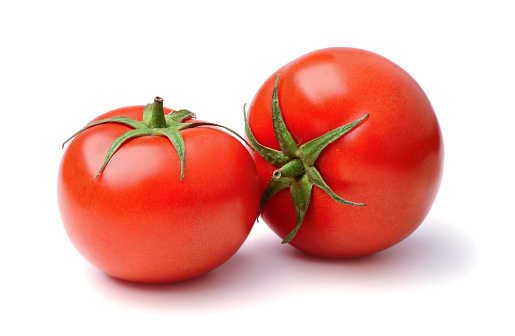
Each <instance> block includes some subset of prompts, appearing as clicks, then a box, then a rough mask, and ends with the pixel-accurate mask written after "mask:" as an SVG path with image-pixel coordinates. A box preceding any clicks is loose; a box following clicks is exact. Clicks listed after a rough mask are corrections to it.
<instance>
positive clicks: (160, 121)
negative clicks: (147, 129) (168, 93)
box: [151, 97, 167, 128]
mask: <svg viewBox="0 0 515 336" xmlns="http://www.w3.org/2000/svg"><path fill="white" fill-rule="evenodd" d="M166 126H167V125H166V119H165V111H164V108H163V98H161V97H155V98H154V104H153V105H152V124H151V128H165V127H166Z"/></svg>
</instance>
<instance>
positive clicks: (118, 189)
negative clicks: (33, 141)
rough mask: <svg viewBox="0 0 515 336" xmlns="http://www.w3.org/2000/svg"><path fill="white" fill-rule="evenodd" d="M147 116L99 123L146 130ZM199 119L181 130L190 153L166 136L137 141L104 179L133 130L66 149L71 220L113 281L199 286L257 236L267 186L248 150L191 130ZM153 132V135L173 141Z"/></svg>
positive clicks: (65, 188) (72, 230)
mask: <svg viewBox="0 0 515 336" xmlns="http://www.w3.org/2000/svg"><path fill="white" fill-rule="evenodd" d="M147 107H148V106H147ZM144 109H145V106H132V107H125V108H120V109H117V110H114V111H111V112H108V113H106V114H104V115H102V116H100V117H98V118H96V119H94V120H93V122H96V121H100V120H104V119H107V118H113V117H119V116H125V117H128V118H132V119H134V120H137V121H139V122H140V121H141V120H142V118H143V111H144ZM164 111H166V112H171V110H170V109H166V108H165V109H164ZM185 113H186V114H185ZM163 115H164V114H163ZM169 116H170V114H169ZM191 116H192V115H191V113H188V111H180V112H179V113H178V114H177V115H175V116H174V118H175V119H176V120H175V121H173V122H172V124H173V125H175V126H174V127H176V128H180V132H179V133H180V135H182V138H183V145H184V147H183V148H182V146H181V144H180V141H179V140H177V139H176V140H174V141H175V144H174V145H175V147H176V148H174V145H172V141H171V140H170V139H168V138H167V137H166V136H153V135H146V136H143V135H141V134H139V136H138V134H135V135H136V136H137V137H135V138H133V139H129V140H127V141H125V142H124V143H123V144H121V146H120V147H119V148H118V149H117V150H116V152H115V153H114V154H113V155H112V157H111V158H110V160H109V162H108V163H107V164H106V165H105V168H104V169H103V170H102V171H100V168H101V167H102V165H103V163H104V162H105V159H106V153H107V152H108V149H109V148H110V146H111V145H112V144H113V142H114V141H115V139H119V137H120V136H121V135H122V134H127V133H126V132H128V131H130V132H131V131H133V128H132V127H128V126H127V125H124V124H120V123H117V122H114V123H103V124H99V125H96V126H94V127H90V128H88V129H85V130H84V131H83V132H81V133H80V134H78V135H77V136H76V137H75V139H73V141H72V142H71V143H70V145H69V146H68V147H67V148H66V151H65V153H64V156H63V158H62V161H61V165H60V168H59V175H58V188H57V190H58V202H59V209H60V212H61V216H62V220H63V223H64V226H65V229H66V232H67V234H68V236H69V238H70V239H71V241H72V243H73V245H74V246H75V247H76V248H77V250H78V251H79V252H80V253H81V254H82V256H84V258H85V259H87V260H88V261H89V262H90V263H91V264H93V265H94V266H96V267H97V268H99V269H101V270H102V271H104V272H105V273H107V274H109V275H111V276H114V277H117V278H121V279H125V280H131V281H139V282H174V281H180V280H185V279H189V278H193V277H196V276H198V275H201V274H204V273H206V272H208V271H211V270H213V269H214V268H216V267H218V266H220V265H221V264H222V263H224V262H225V261H226V260H228V259H229V258H230V257H231V256H232V255H233V254H234V253H235V252H236V251H237V250H238V249H239V248H240V246H241V245H242V243H243V242H244V241H245V239H246V238H247V236H248V234H249V232H250V231H251V228H252V226H253V224H254V222H255V219H256V217H257V213H258V205H259V181H258V176H257V172H256V168H255V165H254V162H253V161H252V158H251V156H250V154H249V152H248V150H247V148H246V147H245V146H244V145H243V144H242V143H241V142H240V141H239V140H237V139H236V138H235V137H233V136H232V135H230V134H229V133H227V132H225V131H222V130H221V129H216V128H213V127H205V126H203V127H193V128H188V127H189V126H188V125H190V124H195V123H196V122H197V121H196V120H191V119H190V120H186V119H188V118H191ZM161 120H162V121H163V120H164V119H161ZM131 123H132V122H131ZM146 123H147V124H152V122H151V120H150V118H149V119H148V120H147V121H146ZM174 123H175V124H174ZM187 123H190V124H188V125H186V124H187ZM90 124H91V123H90ZM197 124H198V123H197ZM202 124H203V123H200V124H198V125H202ZM136 125H138V124H137V122H136ZM139 125H140V126H142V125H143V124H139ZM177 125H183V126H177ZM184 125H185V126H184ZM143 126H144V125H143ZM143 126H142V129H143V133H145V132H147V133H148V132H150V133H151V132H155V133H156V134H159V133H160V132H161V133H163V132H164V131H163V129H164V128H159V127H158V128H149V130H150V129H153V130H150V131H147V129H145V127H143ZM161 126H166V125H161ZM172 133H173V132H172ZM174 134H175V133H174ZM161 135H163V134H161ZM176 137H177V136H176ZM181 148H182V150H181ZM179 152H181V153H182V154H181V155H178V153H179ZM180 156H183V160H182V161H183V162H181V160H180ZM182 163H184V164H182ZM181 167H182V168H181ZM95 176H97V177H95ZM181 176H182V177H181ZM181 179H182V180H181Z"/></svg>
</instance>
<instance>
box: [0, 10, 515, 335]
mask: <svg viewBox="0 0 515 336" xmlns="http://www.w3.org/2000/svg"><path fill="white" fill-rule="evenodd" d="M182 2H184V3H187V4H181V5H178V4H176V3H178V2H174V1H144V2H143V1H127V0H126V1H106V0H104V1H88V2H82V3H79V2H75V1H52V0H48V1H17V2H14V1H12V2H11V1H4V2H2V4H1V5H0V38H1V46H2V49H1V52H0V58H1V62H0V84H1V87H0V99H1V104H0V108H1V111H2V113H1V116H2V128H1V131H0V136H1V142H0V143H1V158H2V163H1V165H0V170H1V177H2V180H1V181H2V182H1V193H2V199H3V200H2V201H1V203H0V206H1V217H0V218H1V225H0V249H1V253H0V257H1V264H0V265H1V270H2V275H1V277H0V281H1V285H0V295H1V296H0V305H1V308H2V312H1V315H0V316H1V322H0V334H2V335H41V334H50V332H52V333H53V334H57V333H59V334H60V333H66V334H70V335H72V334H73V335H79V334H84V335H143V334H145V335H162V334H163V335H164V334H174V335H188V334H192V335H201V334H211V333H214V332H221V333H223V334H226V335H239V334H247V333H248V334H270V335H278V334H279V333H288V334H292V335H293V334H299V333H300V334H303V333H304V332H305V333H306V334H307V333H310V334H313V335H326V334H341V335H344V334H345V335H378V334H396V335H426V334H427V335H434V334H438V335H457V334H459V335H466V334H468V333H471V332H477V334H481V335H486V334H488V335H513V334H515V327H514V325H513V322H512V321H510V320H512V319H513V316H514V312H515V309H514V306H513V302H514V300H515V290H514V284H515V276H514V275H513V274H514V273H513V271H512V269H513V265H514V261H513V257H514V256H515V255H514V252H513V241H514V239H515V238H514V236H515V220H514V216H513V208H514V201H515V197H514V195H513V190H514V188H515V183H514V177H513V171H515V169H514V168H515V167H514V164H513V160H512V157H513V153H514V145H515V140H514V135H513V133H514V132H513V123H514V121H515V118H514V113H515V108H514V103H513V102H514V100H515V84H514V83H515V82H514V77H515V67H514V60H515V52H514V50H513V48H512V46H513V41H514V33H515V24H514V23H513V22H514V21H513V14H514V11H513V9H511V8H510V7H509V3H510V1H504V2H503V1H488V2H486V1H426V2H420V1H394V0H390V1H350V2H347V1H333V2H331V1H323V0H318V1H296V2H293V1H291V2H284V1H262V0H261V1H253V2H245V1H234V2H231V1H209V2H208V1H206V2H197V1H188V2H186V1H181V3H182ZM249 3H250V4H249ZM330 46H349V47H358V48H363V49H368V50H371V51H374V52H376V53H379V54H381V55H383V56H385V57H387V58H389V59H390V60H392V61H394V62H395V63H397V64H399V65H400V66H401V67H403V68H404V69H405V70H407V71H408V72H409V73H410V74H411V75H412V76H413V77H414V78H415V79H416V80H417V81H418V82H419V83H420V85H421V86H422V87H423V88H424V90H425V91H426V93H427V95H428V96H429V98H430V100H431V102H432V104H433V106H434V108H435V110H436V112H437V115H438V117H439V120H440V123H441V127H442V130H443V134H444V140H445V147H446V162H445V173H444V180H443V183H442V187H441V189H440V193H439V196H438V198H437V201H436V203H435V205H434V207H433V209H432V211H431V213H430V214H429V216H428V217H427V219H426V221H425V222H424V223H423V225H422V226H421V227H420V228H419V230H417V231H416V232H415V233H414V234H413V235H412V236H411V237H409V238H408V239H407V240H405V241H404V242H403V243H401V244H399V245H397V246H396V247H393V248H391V249H389V250H387V251H384V252H382V253H379V254H377V255H374V256H372V257H369V258H364V259H358V260H336V261H335V260H324V259H319V258H313V257H310V256H307V255H304V254H302V253H300V252H297V251H295V250H294V249H293V248H291V247H290V246H283V245H281V244H280V240H279V238H277V237H276V236H275V235H274V234H273V233H271V232H270V231H269V230H268V229H267V228H266V226H265V225H264V223H262V222H260V223H258V224H256V226H255V229H254V230H253V232H252V233H251V235H250V237H249V239H248V240H247V242H246V243H245V244H244V246H243V247H242V249H241V250H240V251H239V252H238V253H237V254H236V255H235V256H234V257H233V258H232V259H230V260H229V261H228V262H227V263H226V264H224V265H223V266H221V267H220V268H218V269H217V270H215V271H213V272H211V273H209V274H208V275H206V276H203V277H200V278H197V279H194V280H192V281H187V282H183V283H178V284H170V285H160V286H151V285H141V284H132V283H126V282H122V281H118V280H115V279H112V278H109V277H107V276H105V275H104V274H102V273H101V272H99V271H98V270H96V269H95V268H93V267H92V266H90V265H89V264H88V263H87V262H86V261H85V260H84V259H83V258H82V257H81V256H80V255H79V254H78V253H77V252H76V251H75V250H74V248H73V246H72V245H71V243H70V242H69V241H68V238H67V236H66V234H65V232H64V229H63V227H62V223H61V220H60V217H59V213H58V210H57V203H56V177H57V169H58V165H59V161H60V158H61V155H62V153H63V151H62V149H61V143H62V142H63V140H65V139H66V138H67V137H68V136H69V135H70V134H72V133H73V132H75V130H77V129H79V128H80V127H82V126H83V125H84V124H86V123H87V122H88V121H89V120H91V119H93V118H94V117H96V116H97V115H99V114H101V113H104V112H107V111H109V110H111V109H114V108H117V107H121V106H127V105H140V104H146V103H149V102H151V101H152V99H153V97H154V96H156V95H160V96H162V97H164V99H165V106H168V107H171V108H176V109H177V108H188V109H190V110H192V111H195V112H196V113H197V115H198V117H199V118H201V119H203V120H209V121H212V122H217V123H220V124H224V125H226V126H229V127H232V128H233V129H235V130H237V131H239V132H240V133H242V132H243V119H242V105H243V103H250V101H251V100H252V98H253V95H254V93H255V92H256V91H257V89H258V88H259V86H260V85H261V83H262V82H263V81H264V80H265V79H266V78H267V77H268V76H269V75H270V74H271V73H272V72H273V71H275V70H276V69H277V68H279V67H280V66H282V65H283V64H285V63H287V62H289V61H291V60H293V59H295V58H297V57H298V56H301V55H302V54H304V53H307V52H309V51H312V50H315V49H319V48H324V47H330Z"/></svg>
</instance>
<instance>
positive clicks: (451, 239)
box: [289, 218, 476, 293]
mask: <svg viewBox="0 0 515 336" xmlns="http://www.w3.org/2000/svg"><path fill="white" fill-rule="evenodd" d="M289 254H290V256H291V258H292V260H294V261H295V262H297V263H298V264H299V265H302V266H301V267H302V268H309V269H311V272H309V273H307V275H308V277H305V278H304V281H305V282H306V283H311V284H317V286H320V285H323V286H324V287H325V288H329V290H340V291H341V290H347V289H348V288H352V291H353V292H359V291H363V292H367V293H369V292H374V291H379V292H391V291H405V290H417V289H421V288H423V287H435V286H439V285H443V284H448V283H450V282H453V281H457V280H459V279H461V278H463V277H464V276H466V275H467V274H469V272H470V271H471V270H472V269H473V268H474V265H475V263H476V248H475V246H474V243H473V242H472V240H471V239H470V237H468V236H467V235H466V234H465V233H464V232H461V231H460V230H458V229H457V227H456V226H455V225H453V224H451V223H448V222H446V221H442V220H438V219H434V218H432V219H428V220H426V221H425V222H424V223H423V224H422V225H421V227H420V228H419V229H418V230H417V231H415V232H414V233H413V234H412V235H411V236H410V237H408V238H407V239H406V240H404V241H403V242H401V243H399V244H397V245H396V246H394V247H392V248H390V249H387V250H385V251H382V252H380V253H376V254H374V255H371V256H367V257H362V258H355V259H326V258H320V257H315V256H312V255H309V254H306V253H304V252H301V251H299V250H296V249H292V250H290V251H289ZM306 283H305V284H303V285H304V286H306V285H307V284H306Z"/></svg>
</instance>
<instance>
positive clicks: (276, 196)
mask: <svg viewBox="0 0 515 336" xmlns="http://www.w3.org/2000/svg"><path fill="white" fill-rule="evenodd" d="M244 113H245V108H244ZM245 122H246V135H247V138H248V140H249V141H250V142H251V143H252V145H253V147H254V148H255V150H256V154H255V155H254V161H255V163H256V166H257V169H258V174H259V179H260V183H261V190H262V195H261V201H260V214H261V217H262V219H263V220H264V221H265V222H266V224H267V225H268V226H269V227H270V228H271V229H272V230H273V231H274V232H275V233H276V234H277V235H278V236H279V237H280V238H281V239H283V243H289V244H290V245H292V246H294V247H296V248H298V249H300V250H302V251H304V252H307V253H310V254H313V255H316V256H322V257H329V258H348V257H361V256H365V255H369V254H372V253H376V252H379V251H382V250H384V249H387V248H389V247H391V246H394V245H395V244H397V243H399V242H401V241H402V240H404V239H405V238H407V237H408V236H409V235H410V234H411V233H413V232H414V231H415V229H417V228H418V227H419V225H420V224H421V223H422V221H423V220H424V218H425V217H426V216H427V214H428V212H429V210H430V209H431V206H432V204H433V202H434V200H435V198H436V195H437V192H438V189H439V186H440V181H441V177H442V171H443V157H444V147H443V140H442V134H441V130H440V126H439V123H438V119H437V117H436V114H435V112H434V110H433V108H432V106H431V103H430V101H429V99H428V97H427V96H426V94H425V93H424V91H423V90H422V88H421V87H420V86H419V84H418V83H417V82H416V81H415V80H414V79H413V78H412V77H411V76H410V75H409V74H408V73H407V72H406V71H404V70H403V69H402V68H400V67H399V66H398V65H396V64H394V63H393V62H391V61H390V60H388V59H386V58H384V57H382V56H380V55H378V54H375V53H372V52H369V51H365V50H361V49H354V48H328V49H321V50H316V51H313V52H311V53H308V54H306V55H304V56H301V57H299V58H297V59H295V60H293V61H292V62H290V63H288V64H286V65H284V66H283V67H281V68H280V69H278V70H277V71H276V72H274V73H273V74H272V75H271V76H270V77H269V78H268V79H267V80H266V81H265V82H264V84H263V85H262V86H261V87H260V89H259V90H258V92H257V93H256V95H255V97H254V99H253V101H252V103H251V105H250V107H249V111H248V118H247V115H245Z"/></svg>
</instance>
